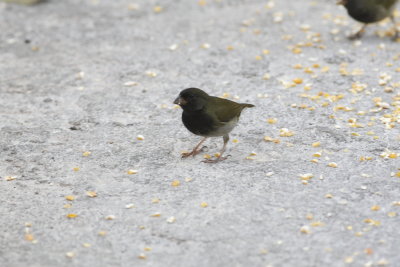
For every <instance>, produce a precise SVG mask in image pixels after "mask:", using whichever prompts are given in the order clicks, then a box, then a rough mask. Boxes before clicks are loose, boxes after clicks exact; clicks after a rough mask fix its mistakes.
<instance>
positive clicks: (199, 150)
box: [182, 137, 207, 158]
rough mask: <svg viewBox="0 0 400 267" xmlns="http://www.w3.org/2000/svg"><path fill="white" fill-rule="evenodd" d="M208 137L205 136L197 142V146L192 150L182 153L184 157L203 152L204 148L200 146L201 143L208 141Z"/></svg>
mask: <svg viewBox="0 0 400 267" xmlns="http://www.w3.org/2000/svg"><path fill="white" fill-rule="evenodd" d="M206 139H207V137H204V138H203V139H201V141H200V143H198V144H197V146H195V147H194V148H193V150H192V151H191V152H184V153H182V158H187V157H189V156H193V157H194V156H196V155H197V154H199V153H200V152H201V150H202V149H199V147H200V146H201V144H203V143H204V141H206Z"/></svg>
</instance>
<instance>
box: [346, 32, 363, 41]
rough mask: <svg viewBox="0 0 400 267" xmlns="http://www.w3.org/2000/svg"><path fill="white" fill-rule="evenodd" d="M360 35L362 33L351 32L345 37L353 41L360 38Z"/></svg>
mask: <svg viewBox="0 0 400 267" xmlns="http://www.w3.org/2000/svg"><path fill="white" fill-rule="evenodd" d="M361 36H362V34H360V33H355V34H352V35H350V36H348V37H347V38H348V39H349V40H351V41H355V40H358V39H360V38H361Z"/></svg>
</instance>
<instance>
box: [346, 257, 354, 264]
mask: <svg viewBox="0 0 400 267" xmlns="http://www.w3.org/2000/svg"><path fill="white" fill-rule="evenodd" d="M353 261H354V259H353V258H352V257H347V258H345V259H344V262H345V263H352V262H353Z"/></svg>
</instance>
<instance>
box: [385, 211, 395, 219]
mask: <svg viewBox="0 0 400 267" xmlns="http://www.w3.org/2000/svg"><path fill="white" fill-rule="evenodd" d="M387 215H388V216H389V217H392V218H393V217H396V216H397V212H394V211H391V212H388V214H387Z"/></svg>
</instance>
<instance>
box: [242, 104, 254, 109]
mask: <svg viewBox="0 0 400 267" xmlns="http://www.w3.org/2000/svg"><path fill="white" fill-rule="evenodd" d="M241 105H242V107H243V108H253V107H255V106H254V105H253V104H247V103H242V104H241Z"/></svg>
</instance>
